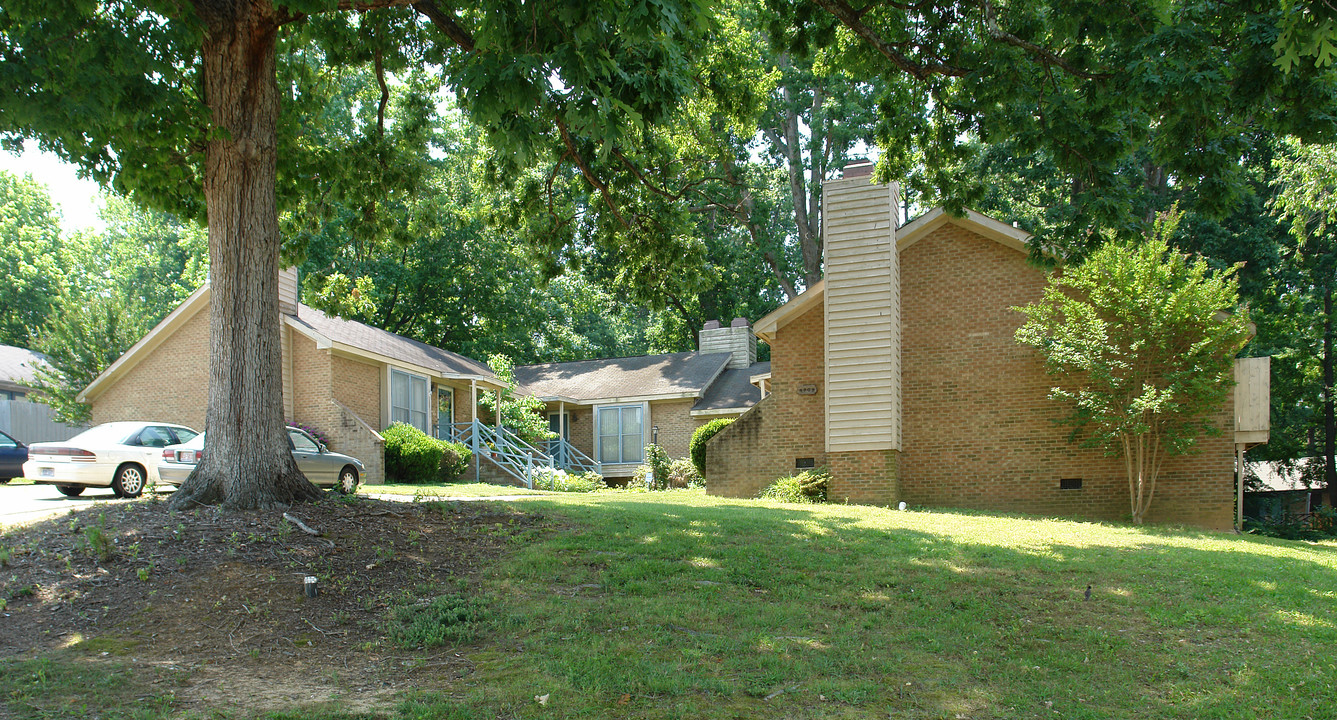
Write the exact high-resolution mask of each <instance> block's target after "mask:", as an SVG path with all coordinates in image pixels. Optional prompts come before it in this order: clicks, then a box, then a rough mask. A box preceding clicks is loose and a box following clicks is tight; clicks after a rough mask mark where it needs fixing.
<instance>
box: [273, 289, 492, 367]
mask: <svg viewBox="0 0 1337 720" xmlns="http://www.w3.org/2000/svg"><path fill="white" fill-rule="evenodd" d="M284 321H285V322H287V323H288V325H290V326H292V327H293V328H295V329H297V330H298V332H302V333H303V334H305V335H308V336H310V335H313V334H314V335H316V336H318V337H317V338H315V339H316V340H317V345H318V346H319V345H321V340H324V341H326V342H327V343H330V345H326V346H327V347H329V346H332V345H333V344H338V345H342V346H345V348H344V349H349V348H352V349H356V350H362V351H365V352H369V353H374V354H376V355H380V356H382V357H384V358H387V359H389V360H397V361H399V362H403V363H409V364H411V365H416V366H418V367H421V368H424V369H427V370H431V371H432V372H435V373H437V374H438V375H440V376H442V377H459V378H466V379H468V378H477V379H479V380H488V381H491V382H492V383H496V382H498V380H497V376H496V374H495V373H493V372H492V368H490V367H488V366H487V365H485V364H483V363H481V362H479V361H477V360H473V359H471V358H467V357H465V356H463V355H460V354H459V353H453V352H451V351H449V350H442V349H441V348H439V347H435V346H432V345H428V344H427V343H423V342H418V341H417V340H413V339H411V338H406V337H404V336H403V335H396V334H394V333H392V332H390V331H388V330H382V329H380V328H377V327H372V326H371V325H367V324H365V323H360V322H357V321H355V320H344V319H343V318H336V317H331V316H329V315H326V314H325V313H323V312H321V311H319V310H317V309H315V308H313V307H308V306H306V305H299V306H298V310H297V315H295V316H294V315H287V316H285V317H284Z"/></svg>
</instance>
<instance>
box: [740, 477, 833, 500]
mask: <svg viewBox="0 0 1337 720" xmlns="http://www.w3.org/2000/svg"><path fill="white" fill-rule="evenodd" d="M830 483H831V473H829V472H827V471H826V470H824V469H822V470H804V471H803V472H801V473H799V474H797V475H790V476H788V477H782V478H779V479H777V480H776V481H775V482H773V483H771V484H770V485H768V486H767V487H766V489H765V490H762V491H761V494H760V495H758V496H757V497H760V498H764V499H766V500H779V501H780V502H789V503H821V502H826V490H827V486H828V485H830Z"/></svg>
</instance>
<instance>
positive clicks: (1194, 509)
mask: <svg viewBox="0 0 1337 720" xmlns="http://www.w3.org/2000/svg"><path fill="white" fill-rule="evenodd" d="M870 173H871V166H863V167H852V168H847V171H846V173H845V176H844V177H843V178H841V179H838V180H832V181H829V182H827V183H826V184H825V187H824V198H825V203H826V212H825V213H824V216H823V224H824V227H823V237H824V240H825V253H826V276H825V278H824V279H823V280H822V281H821V282H819V283H817V284H816V285H814V286H813V287H811V288H809V289H808V290H807V291H806V292H804V293H803V294H801V295H800V296H798V297H797V298H794V299H793V300H791V301H790V302H789V303H787V304H786V305H784V306H782V307H780V308H779V309H777V310H776V311H775V312H773V313H771V314H770V315H768V316H766V317H765V318H762V319H761V320H759V321H757V323H756V327H755V329H756V333H757V335H758V336H759V337H761V338H762V339H763V340H765V341H766V342H768V343H770V346H771V374H770V377H769V380H768V389H769V393H768V394H767V395H766V397H765V398H764V399H763V400H762V401H761V402H759V403H757V404H756V405H755V406H754V407H753V408H752V409H750V410H749V411H748V412H746V413H744V414H743V415H742V416H740V417H739V419H738V421H736V422H735V423H733V424H732V425H731V426H729V427H728V428H726V429H725V430H724V431H722V432H721V433H719V434H718V435H716V436H715V437H714V438H713V439H712V440H711V442H710V443H709V445H708V446H707V449H706V478H707V490H708V492H710V493H712V494H715V495H723V496H730V497H751V496H754V495H755V494H756V493H757V492H758V491H759V490H761V489H762V488H763V487H765V486H766V485H767V484H769V483H770V482H772V481H774V479H775V478H777V477H781V476H784V475H786V474H790V473H792V472H794V471H795V470H796V469H799V468H804V467H813V466H818V467H822V466H824V467H827V468H829V470H830V472H831V478H832V479H831V488H830V495H831V497H832V498H833V499H835V500H844V499H848V500H849V501H851V502H863V503H874V504H882V505H890V504H895V503H897V502H901V501H904V502H907V503H910V504H915V505H934V506H950V507H961V508H976V509H984V510H993V511H1015V512H1026V513H1037V514H1049V515H1065V516H1079V517H1088V518H1101V519H1121V518H1124V517H1127V515H1128V514H1129V508H1128V504H1129V500H1128V481H1127V477H1126V475H1125V473H1124V467H1123V464H1122V460H1121V459H1120V458H1115V457H1106V456H1105V455H1104V454H1103V453H1102V452H1100V451H1098V450H1088V449H1082V448H1080V447H1078V446H1076V445H1074V444H1070V443H1069V442H1068V441H1067V433H1068V429H1067V428H1065V427H1060V426H1058V425H1056V423H1055V421H1056V420H1057V419H1059V418H1060V417H1061V416H1062V414H1063V409H1062V408H1061V407H1059V406H1058V405H1057V404H1056V403H1054V402H1053V401H1051V400H1049V399H1048V397H1047V395H1048V390H1049V388H1050V386H1051V384H1052V383H1051V382H1050V379H1049V378H1048V377H1047V376H1046V374H1045V372H1044V369H1043V367H1042V365H1041V362H1040V359H1039V357H1038V356H1037V355H1036V353H1035V352H1034V351H1033V350H1032V349H1030V348H1027V347H1024V346H1021V345H1019V344H1018V343H1016V342H1015V340H1014V339H1013V333H1014V332H1015V330H1016V329H1017V328H1018V327H1019V326H1020V325H1021V323H1022V322H1023V320H1024V317H1023V316H1022V314H1021V313H1019V312H1016V311H1014V310H1012V309H1011V308H1013V307H1016V306H1020V305H1024V304H1026V303H1029V302H1031V301H1034V300H1037V299H1039V298H1040V296H1041V293H1042V290H1043V288H1044V286H1045V283H1046V281H1047V274H1046V272H1045V271H1043V270H1041V269H1039V268H1037V267H1035V266H1034V265H1032V264H1030V263H1028V262H1027V249H1028V247H1027V241H1028V240H1029V235H1028V234H1026V233H1025V232H1023V231H1021V230H1018V229H1017V228H1015V227H1012V226H1010V225H1007V224H1005V223H1002V222H999V221H997V220H994V219H992V218H989V217H986V216H984V215H980V214H979V213H974V212H971V213H968V214H967V216H966V217H964V218H955V217H952V216H950V215H948V214H946V213H944V212H943V211H942V210H941V209H937V210H933V211H930V212H928V213H926V214H924V215H922V216H920V217H919V218H917V219H915V220H913V221H912V222H909V223H907V224H905V225H903V226H900V227H897V222H896V219H897V214H896V208H897V207H898V202H897V188H896V186H895V185H874V184H871V183H870V179H871V178H870V177H869V175H870ZM1266 360H1267V359H1266V358H1258V359H1250V360H1248V361H1245V362H1241V363H1239V364H1237V368H1236V377H1237V380H1239V381H1241V384H1240V386H1239V387H1238V388H1237V390H1236V392H1235V394H1234V399H1235V402H1234V403H1233V404H1234V406H1235V407H1234V409H1235V412H1234V413H1232V412H1231V409H1232V408H1231V407H1230V406H1227V407H1223V408H1222V410H1221V412H1220V413H1219V414H1218V415H1217V417H1216V418H1215V422H1216V423H1217V424H1218V426H1219V427H1220V428H1221V429H1222V431H1223V432H1222V434H1221V435H1219V436H1208V437H1204V438H1201V439H1200V444H1199V448H1200V450H1199V452H1197V453H1196V454H1192V455H1188V456H1183V457H1176V458H1169V459H1168V460H1167V462H1166V465H1165V467H1164V469H1163V470H1162V472H1161V475H1160V480H1159V481H1158V483H1157V491H1156V499H1155V502H1154V503H1153V505H1152V507H1151V510H1150V519H1152V520H1153V521H1157V522H1182V523H1188V524H1192V525H1198V526H1204V527H1210V528H1228V527H1230V526H1231V525H1232V522H1233V520H1234V518H1235V513H1236V511H1237V506H1238V502H1239V495H1238V494H1237V492H1238V488H1239V486H1238V484H1237V480H1236V474H1235V468H1236V458H1237V455H1240V454H1241V453H1242V452H1243V449H1244V448H1245V447H1247V446H1248V445H1250V444H1254V443H1258V442H1266V440H1267V370H1266V367H1267V366H1266Z"/></svg>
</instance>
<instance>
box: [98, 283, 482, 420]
mask: <svg viewBox="0 0 1337 720" xmlns="http://www.w3.org/2000/svg"><path fill="white" fill-rule="evenodd" d="M209 295H210V289H209V285H207V284H206V285H205V286H204V287H201V288H200V289H198V290H196V291H195V292H193V293H191V295H190V297H188V298H186V299H185V300H183V301H182V302H181V304H180V305H177V306H176V309H175V310H172V312H170V313H168V315H167V317H165V318H163V320H162V322H160V323H158V324H157V326H155V327H154V328H153V329H152V330H150V331H149V332H148V334H147V335H145V336H144V337H142V338H140V340H139V342H137V343H135V344H134V345H132V346H131V347H130V349H129V350H127V351H125V354H123V355H121V357H119V358H117V359H116V362H114V363H112V364H111V365H110V366H109V367H108V368H107V369H106V370H104V371H103V372H102V374H101V375H98V376H97V378H95V379H94V380H93V382H91V383H89V384H88V387H86V388H84V390H83V392H81V393H79V397H78V399H79V401H81V402H92V401H93V399H94V398H96V397H97V396H98V395H101V394H102V392H103V391H104V390H105V389H107V388H108V387H110V386H111V384H112V383H114V382H115V381H116V380H117V379H118V378H119V377H120V376H121V375H124V374H125V373H126V372H129V370H130V369H131V368H133V367H134V366H135V365H136V364H138V363H139V361H140V360H142V359H144V358H145V357H148V354H149V353H151V352H153V350H154V349H155V348H157V347H158V346H159V345H161V344H162V343H163V342H164V341H165V340H166V339H167V338H169V337H171V335H172V333H174V332H176V331H177V330H178V329H179V328H180V327H181V326H182V325H184V324H185V323H186V321H188V320H190V319H191V318H192V317H194V316H195V314H196V313H199V312H200V311H202V310H204V309H206V308H208V307H209ZM283 322H284V323H286V324H287V325H288V326H289V327H292V328H293V329H294V330H296V331H297V332H300V333H302V334H303V335H306V336H308V337H310V338H312V339H313V340H315V341H316V346H317V347H320V348H323V349H328V348H335V349H338V350H340V351H343V352H348V353H350V354H354V355H360V356H363V357H366V358H368V359H372V360H376V361H379V362H387V363H392V364H393V363H400V364H404V365H411V366H413V367H416V368H420V369H421V370H424V371H427V372H431V373H435V374H437V375H438V376H440V377H449V378H462V379H466V380H470V379H476V380H479V381H481V382H483V383H484V384H486V385H489V386H492V387H500V386H501V381H500V380H498V379H497V376H496V374H494V373H493V372H492V370H491V368H489V367H488V366H487V365H484V364H483V363H480V362H478V361H477V360H472V359H470V358H467V357H464V356H463V355H460V354H458V353H453V352H450V351H449V350H442V349H441V348H437V347H433V346H431V345H427V344H426V343H420V342H418V341H417V340H410V339H409V338H406V337H404V336H402V335H396V334H394V333H392V332H389V331H386V330H381V329H379V328H374V327H372V326H370V325H366V324H364V323H360V322H356V321H353V320H341V319H338V318H332V317H330V316H328V315H326V314H325V313H322V312H321V311H319V310H316V309H315V308H312V307H307V306H306V305H301V306H299V309H298V314H297V315H284V316H283Z"/></svg>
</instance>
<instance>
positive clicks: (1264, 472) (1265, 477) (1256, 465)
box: [1248, 458, 1327, 492]
mask: <svg viewBox="0 0 1337 720" xmlns="http://www.w3.org/2000/svg"><path fill="white" fill-rule="evenodd" d="M1309 463H1314V464H1315V465H1319V466H1321V465H1322V463H1323V459H1322V458H1305V459H1303V460H1301V461H1300V462H1299V463H1297V464H1295V465H1293V466H1292V467H1291V468H1290V469H1287V468H1286V467H1285V466H1284V465H1282V463H1280V462H1275V461H1261V462H1251V463H1248V466H1249V474H1250V475H1253V476H1254V477H1255V478H1257V480H1258V482H1259V484H1261V485H1262V487H1261V488H1258V489H1257V490H1254V491H1252V492H1283V491H1288V490H1323V489H1325V488H1326V487H1327V485H1326V484H1324V483H1323V482H1322V481H1321V480H1319V481H1317V482H1316V484H1314V485H1306V484H1305V480H1304V465H1306V464H1309Z"/></svg>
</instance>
